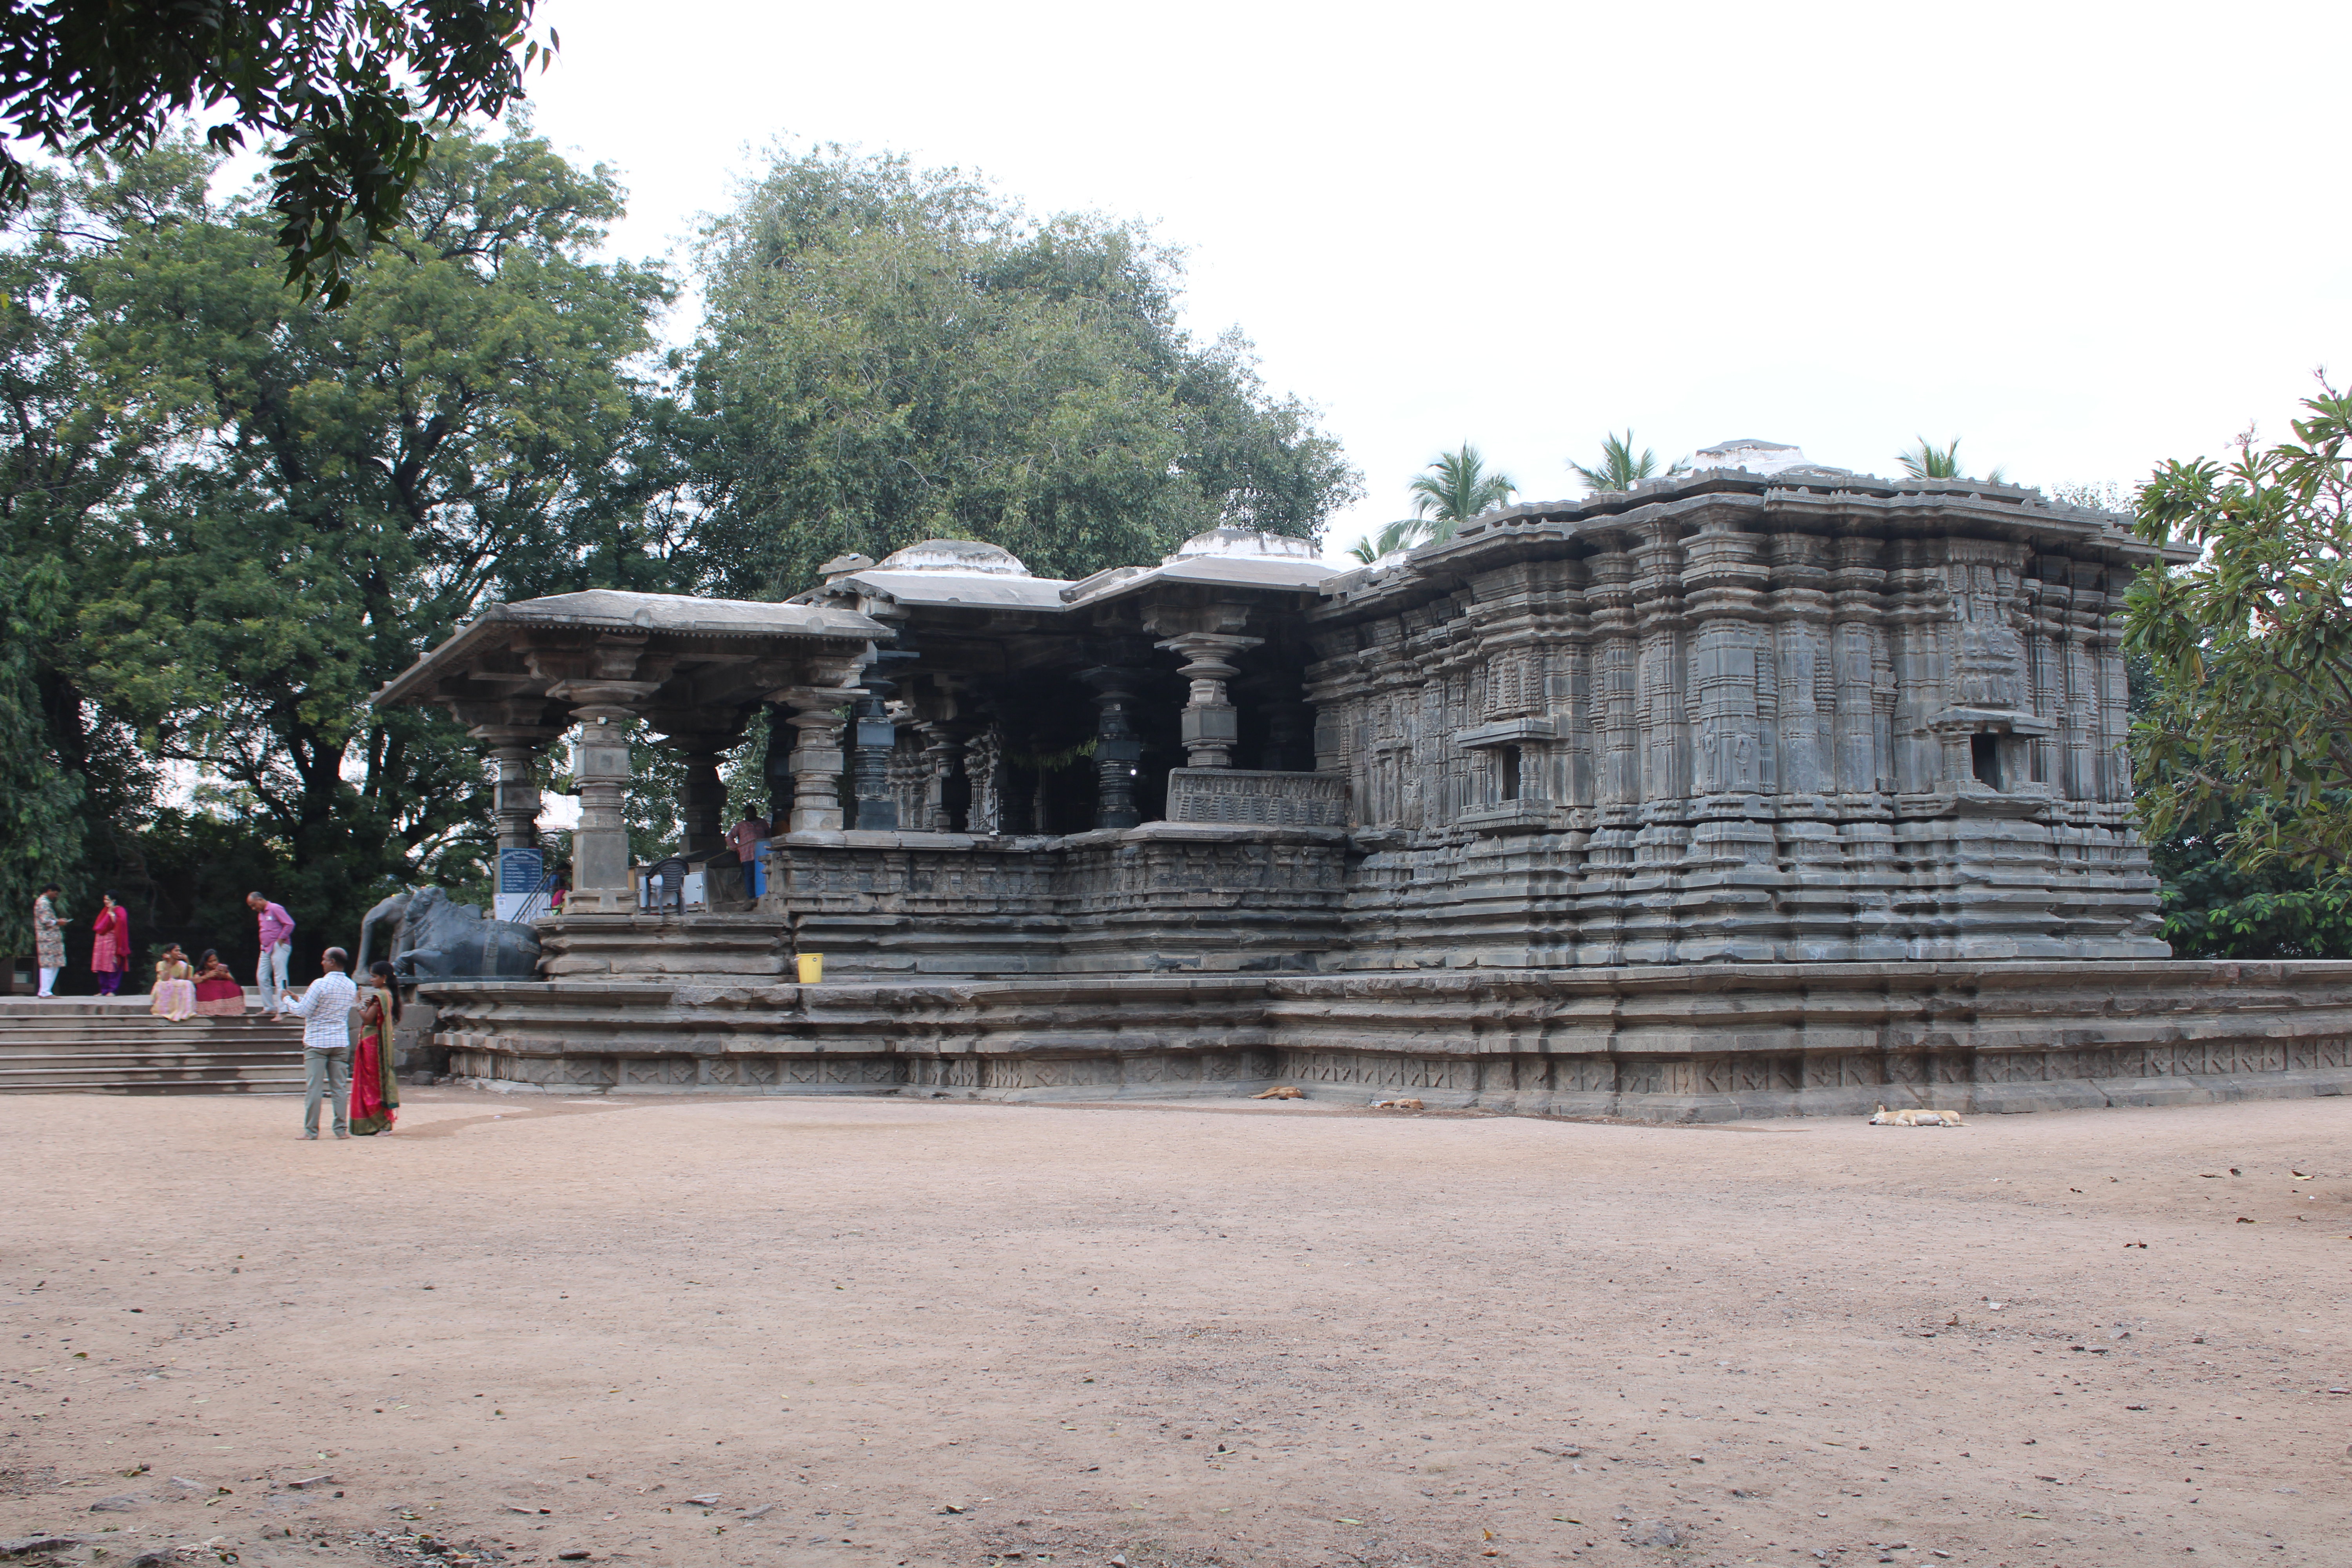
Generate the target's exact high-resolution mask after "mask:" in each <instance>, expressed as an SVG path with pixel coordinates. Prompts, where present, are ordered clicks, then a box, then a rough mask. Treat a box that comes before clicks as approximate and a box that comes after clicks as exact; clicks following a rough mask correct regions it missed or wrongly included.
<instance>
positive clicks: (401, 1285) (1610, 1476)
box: [0, 1090, 2352, 1568]
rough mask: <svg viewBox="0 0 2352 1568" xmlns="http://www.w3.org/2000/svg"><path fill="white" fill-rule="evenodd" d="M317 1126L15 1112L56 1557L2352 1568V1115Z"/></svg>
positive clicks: (8, 1355)
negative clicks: (2350, 1566) (2259, 1567)
mask: <svg viewBox="0 0 2352 1568" xmlns="http://www.w3.org/2000/svg"><path fill="white" fill-rule="evenodd" d="M298 1114H299V1108H298V1106H297V1105H296V1104H295V1103H294V1102H290V1101H288V1100H277V1099H254V1098H224V1099H207V1100H194V1099H176V1100H123V1099H101V1098H81V1097H49V1098H16V1099H9V1100H0V1184H5V1193H6V1194H8V1197H9V1199H10V1202H9V1205H8V1215H7V1219H6V1222H5V1228H0V1301H5V1307H6V1310H5V1337H4V1338H0V1369H5V1370H0V1538H14V1539H13V1540H8V1541H5V1542H0V1550H7V1549H8V1548H10V1547H15V1548H16V1549H18V1550H20V1551H26V1546H25V1542H26V1538H35V1537H41V1536H60V1537H79V1538H80V1539H81V1541H82V1542H83V1543H82V1544H79V1545H74V1544H71V1543H69V1542H68V1543H64V1544H59V1545H56V1546H53V1547H48V1548H38V1547H35V1548H31V1549H29V1551H28V1552H27V1554H26V1560H27V1561H37V1560H39V1558H40V1557H41V1556H43V1555H44V1554H46V1555H48V1556H53V1557H57V1558H59V1559H61V1560H64V1561H68V1562H77V1561H78V1562H88V1561H91V1560H92V1559H93V1558H94V1557H95V1558H96V1559H97V1560H99V1561H102V1562H106V1563H111V1564H130V1563H140V1562H141V1561H142V1559H144V1560H145V1561H146V1562H147V1563H149V1564H150V1568H152V1564H153V1563H158V1562H162V1561H173V1562H180V1563H186V1562H194V1563H215V1562H219V1563H228V1562H237V1563H242V1564H244V1565H245V1568H264V1565H268V1568H280V1565H284V1564H293V1563H421V1564H425V1565H426V1568H467V1564H469V1563H488V1562H493V1561H503V1562H507V1563H550V1562H555V1561H559V1560H564V1559H569V1560H578V1559H579V1558H580V1557H581V1556H582V1555H583V1554H585V1556H586V1557H587V1559H588V1560H589V1561H591V1562H602V1561H607V1560H610V1561H614V1562H623V1561H628V1562H635V1563H674V1564H681V1565H684V1564H701V1563H714V1564H720V1563H724V1564H737V1563H743V1564H752V1563H758V1564H767V1563H777V1564H792V1565H800V1564H828V1565H830V1564H857V1565H866V1564H881V1565H895V1564H899V1563H908V1564H917V1563H952V1564H971V1565H973V1568H982V1565H985V1564H989V1563H1000V1564H1015V1563H1017V1564H1020V1565H1021V1568H1031V1565H1033V1564H1040V1563H1045V1564H1051V1565H1052V1568H1072V1565H1078V1564H1085V1565H1097V1564H1101V1565H1109V1568H1117V1565H1118V1564H1121V1563H1124V1564H1125V1565H1126V1568H1161V1565H1170V1564H1183V1565H1188V1568H1191V1565H1199V1564H1208V1563H1220V1564H1235V1565H1239V1564H1333V1565H1337V1564H1343V1563H1358V1564H1390V1563H1425V1564H1461V1565H1468V1568H1484V1564H1486V1563H1496V1564H1497V1565H1498V1568H1500V1565H1503V1564H1509V1563H1522V1564H1526V1563H1544V1564H1551V1563H1612V1564H1615V1563H1643V1564H1658V1565H1661V1568H1664V1565H1665V1564H1717V1563H1764V1564H1793V1565H1795V1568H1808V1565H1809V1564H1811V1563H1818V1562H1828V1563H1886V1562H1894V1563H1918V1564H1923V1565H1933V1564H1937V1563H1952V1564H1956V1565H1965V1564H1980V1565H1982V1568H2001V1565H2006V1568H2044V1565H2057V1568H2065V1565H2079V1568H2095V1565H2107V1564H2130V1563H2229V1564H2252V1563H2280V1564H2306V1563H2307V1564H2326V1565H2337V1568H2340V1565H2341V1564H2343V1563H2347V1562H2352V1544H2347V1536H2346V1532H2345V1531H2346V1518H2345V1502H2346V1498H2347V1479H2352V1457H2347V1441H2352V1430H2347V1428H2352V1394H2347V1388H2352V1358H2347V1346H2346V1342H2345V1330H2346V1316H2345V1310H2344V1309H2345V1303H2346V1294H2347V1289H2346V1288H2347V1278H2352V1272H2348V1270H2352V1148H2347V1133H2352V1103H2346V1102H2342V1101H2336V1100H2294V1101H2281V1102H2275V1103H2265V1104H2250V1105H2231V1106H2210V1107H2189V1108H2179V1109H2171V1110H2128V1111H2126V1110H2101V1111H2089V1112H2083V1113H2074V1114H2054V1115H2038V1116H2021V1117H2011V1118H1987V1119H1982V1120H1979V1121H1974V1122H1972V1123H1971V1124H1970V1125H1969V1126H1968V1127H1966V1128H1963V1129H1959V1130H1933V1129H1920V1130H1899V1129H1885V1128H1872V1127H1866V1126H1864V1125H1861V1124H1860V1123H1859V1122H1850V1121H1834V1122H1833V1121H1791V1122H1770V1123H1752V1124H1748V1125H1743V1126H1735V1127H1727V1128H1649V1127H1630V1126H1614V1125H1599V1124H1592V1123H1576V1122H1564V1121H1531V1120H1513V1119H1505V1118H1491V1117H1475V1116H1463V1115H1443V1116H1441V1115H1424V1116H1415V1115H1396V1114H1392V1113H1374V1112H1371V1111H1369V1110H1361V1109H1357V1108H1355V1107H1354V1106H1352V1105H1350V1106H1349V1107H1344V1108H1343V1107H1339V1106H1335V1105H1333V1104H1331V1103H1329V1102H1314V1101H1310V1102H1306V1103H1301V1104H1290V1105H1279V1104H1268V1105H1251V1106H1246V1107H1244V1106H1234V1105H1229V1104H1228V1105H1219V1106H1213V1107H1210V1106H1196V1107H1153V1106H1125V1107H1118V1108H1110V1107H1087V1108H1065V1107H1055V1108H1047V1107H1033V1106H1003V1105H985V1104H965V1103H947V1102H935V1101H915V1100H892V1099H865V1100H830V1101H815V1100H695V1101H680V1100H590V1101H585V1102H580V1101H541V1102H533V1101H529V1100H515V1099H505V1098H499V1097H493V1096H488V1095H478V1094H470V1093H464V1092H459V1091H455V1090H430V1091H425V1090H419V1091H412V1099H411V1100H410V1103H409V1104H408V1105H407V1107H406V1108H405V1109H404V1112H403V1117H402V1121H401V1126H400V1130H399V1131H398V1132H397V1133H396V1134H394V1135H393V1136H390V1137H384V1138H377V1139H354V1140H352V1141H350V1142H341V1143H338V1142H332V1141H331V1140H330V1141H322V1142H317V1143H306V1142H298V1141H297V1140H296V1138H295V1137H294V1136H293V1134H294V1132H295V1131H296V1121H297V1117H298ZM2296 1173H2303V1174H2304V1175H2305V1176H2308V1177H2309V1178H2310V1179H2309V1180H2303V1179H2299V1178H2298V1176H2297V1175H2296ZM2245 1221H2252V1223H2251V1224H2248V1223H2243V1222H2245ZM319 1478H323V1479H319ZM155 1552H164V1553H166V1556H165V1557H163V1558H155V1557H152V1556H149V1555H148V1554H151V1553H155Z"/></svg>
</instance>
